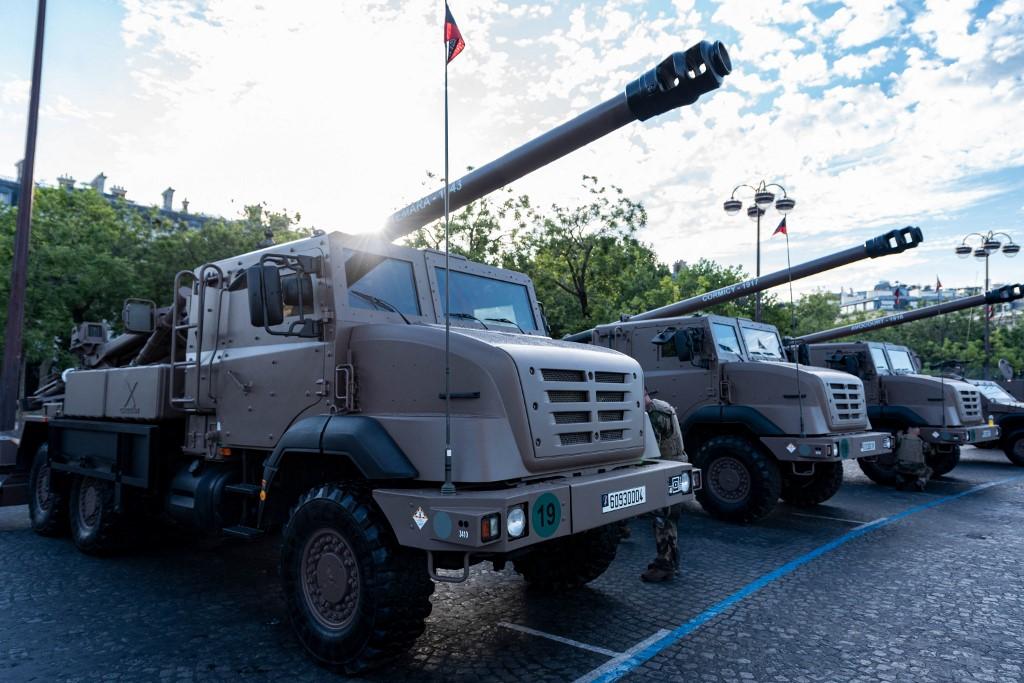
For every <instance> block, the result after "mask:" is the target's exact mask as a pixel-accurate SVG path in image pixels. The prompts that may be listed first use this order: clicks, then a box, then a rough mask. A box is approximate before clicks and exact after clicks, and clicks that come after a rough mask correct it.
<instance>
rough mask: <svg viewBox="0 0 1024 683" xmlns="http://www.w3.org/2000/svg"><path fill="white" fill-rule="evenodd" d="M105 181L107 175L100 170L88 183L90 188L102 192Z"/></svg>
mask: <svg viewBox="0 0 1024 683" xmlns="http://www.w3.org/2000/svg"><path fill="white" fill-rule="evenodd" d="M106 182H107V176H105V175H103V171H100V174H99V175H98V176H96V177H95V178H93V179H92V182H91V183H89V185H91V186H92V189H94V190H96V191H97V192H99V193H100V194H103V186H104V185H105V184H106Z"/></svg>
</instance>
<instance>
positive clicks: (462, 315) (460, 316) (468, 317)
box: [448, 313, 491, 330]
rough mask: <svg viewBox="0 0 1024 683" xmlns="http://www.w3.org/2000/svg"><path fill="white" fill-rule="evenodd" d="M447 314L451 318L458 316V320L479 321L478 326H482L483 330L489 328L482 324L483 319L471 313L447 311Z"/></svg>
mask: <svg viewBox="0 0 1024 683" xmlns="http://www.w3.org/2000/svg"><path fill="white" fill-rule="evenodd" d="M448 315H449V316H450V317H452V318H458V319H460V320H475V321H477V322H478V323H480V326H481V327H483V328H484V329H485V330H489V329H491V328H489V327H487V325H485V324H484V321H483V320H481V319H480V318H478V317H476V316H475V315H473V314H471V313H449V314H448Z"/></svg>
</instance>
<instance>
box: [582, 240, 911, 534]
mask: <svg viewBox="0 0 1024 683" xmlns="http://www.w3.org/2000/svg"><path fill="white" fill-rule="evenodd" d="M922 239H923V238H922V235H921V231H920V230H919V229H918V228H911V227H907V228H903V229H900V230H892V231H889V232H887V233H885V234H883V235H880V236H878V237H876V238H873V239H871V240H868V241H867V242H866V243H865V244H863V245H859V246H856V247H851V248H849V249H846V250H843V251H841V252H839V253H837V254H834V255H832V256H825V257H822V258H819V259H815V260H814V261H809V262H807V263H803V264H799V265H797V266H794V267H793V268H792V270H791V271H788V270H787V271H779V272H776V273H771V274H768V275H765V276H763V277H760V278H754V279H751V280H747V281H745V282H742V283H739V284H737V285H731V286H729V287H726V288H723V289H719V290H716V291H714V292H709V293H707V294H702V295H699V296H696V297H693V298H690V299H687V300H684V301H680V302H677V303H674V304H670V305H669V306H665V307H662V308H659V309H656V310H653V311H649V312H646V313H641V314H639V315H634V316H632V317H629V318H628V320H624V321H622V322H618V323H611V324H608V325H601V326H598V327H596V328H594V329H593V330H587V331H586V332H583V333H580V334H576V335H571V336H569V337H567V339H570V340H573V341H587V342H590V343H591V344H593V345H595V346H600V347H607V348H613V349H616V350H618V351H622V352H623V353H627V354H629V355H630V356H632V357H633V358H635V359H636V360H637V361H639V363H640V365H641V366H642V367H643V369H644V376H645V377H646V378H647V386H648V387H649V388H650V390H651V391H652V392H657V395H658V398H661V399H664V400H666V401H668V402H669V403H670V404H672V405H673V406H675V408H676V411H677V413H678V416H679V423H680V426H681V429H682V432H683V439H684V442H685V445H686V450H687V452H688V453H690V454H691V459H692V461H693V462H694V464H695V465H697V466H698V467H699V468H700V469H701V470H702V472H703V475H704V486H703V488H702V489H701V490H700V491H698V493H697V498H698V500H699V501H700V503H701V505H702V506H703V507H704V509H705V510H707V511H708V512H709V513H710V514H712V515H714V516H716V517H720V518H723V519H727V520H732V521H740V522H750V521H754V520H756V519H759V518H761V517H764V516H765V515H767V514H768V513H770V512H771V511H772V510H773V509H774V508H775V506H776V504H777V503H778V500H779V498H780V497H781V498H782V499H783V500H785V501H786V502H789V503H792V504H794V505H801V506H811V505H817V504H819V503H822V502H824V501H826V500H828V499H829V498H831V497H832V496H833V495H835V493H836V491H838V490H839V487H840V486H841V485H842V482H843V460H844V459H847V458H861V457H867V456H876V455H880V454H884V453H889V452H891V448H892V440H891V437H890V435H889V434H887V433H884V432H876V431H871V424H870V423H869V421H868V416H867V412H866V410H865V404H864V387H863V384H862V383H861V382H860V381H859V380H856V378H853V377H850V376H849V375H846V374H843V373H841V372H836V371H832V370H823V369H821V368H811V367H806V366H798V365H795V364H793V363H789V362H787V359H786V357H785V353H784V350H783V346H782V340H781V338H780V337H779V332H778V330H777V329H776V328H775V327H774V326H772V325H766V324H762V323H756V322H753V321H752V320H747V319H744V318H729V317H724V316H720V315H701V316H692V315H686V314H688V313H693V312H694V311H698V310H701V309H704V308H707V307H709V306H713V305H715V304H718V303H722V302H725V301H729V300H732V299H736V298H738V297H740V296H745V295H748V294H751V293H753V292H757V291H763V290H765V289H769V288H771V287H774V286H776V285H779V284H782V283H785V282H787V281H788V280H789V279H790V278H792V279H799V278H802V277H807V276H809V275H814V274H816V273H820V272H823V271H825V270H829V269H831V268H836V267H838V266H841V265H844V264H848V263H852V262H855V261H858V260H860V259H865V258H878V257H880V256H886V255H890V254H899V253H902V252H903V251H905V250H907V249H910V248H913V247H916V246H917V245H918V244H919V243H920V242H921V240H922Z"/></svg>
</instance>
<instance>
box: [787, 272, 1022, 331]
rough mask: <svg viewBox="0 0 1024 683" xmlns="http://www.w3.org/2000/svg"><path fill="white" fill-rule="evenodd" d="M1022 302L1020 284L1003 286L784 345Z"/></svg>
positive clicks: (834, 328) (846, 326) (835, 329)
mask: <svg viewBox="0 0 1024 683" xmlns="http://www.w3.org/2000/svg"><path fill="white" fill-rule="evenodd" d="M1022 298H1024V284H1016V285H1004V286H1003V287H997V288H995V289H993V290H991V291H988V292H985V293H984V294H975V295H974V296H965V297H962V298H960V299H954V300H952V301H944V302H943V303H941V304H935V305H934V306H926V307H924V308H915V309H913V310H910V311H905V312H902V313H894V314H892V315H887V316H883V317H881V318H873V319H871V320H864V321H862V322H859V323H853V324H850V325H843V326H842V327H833V328H832V329H830V330H822V331H821V332H812V333H811V334H805V335H804V336H802V337H794V338H791V339H787V340H786V344H787V345H791V346H798V345H800V344H819V343H822V342H827V341H832V340H833V339H841V338H843V337H848V336H850V335H851V334H858V333H860V332H868V331H872V330H881V329H883V328H886V327H893V326H894V325H902V324H903V323H909V322H913V321H914V320H923V319H925V318H933V317H935V316H937V315H942V314H943V313H952V312H954V311H962V310H964V309H966V308H974V307H975V306H983V305H985V304H989V305H994V304H1005V303H1009V302H1011V301H1016V300H1017V299H1022Z"/></svg>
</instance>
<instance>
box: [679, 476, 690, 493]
mask: <svg viewBox="0 0 1024 683" xmlns="http://www.w3.org/2000/svg"><path fill="white" fill-rule="evenodd" d="M679 488H680V489H682V491H683V493H689V492H690V473H689V472H683V474H682V476H681V477H680V481H679Z"/></svg>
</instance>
